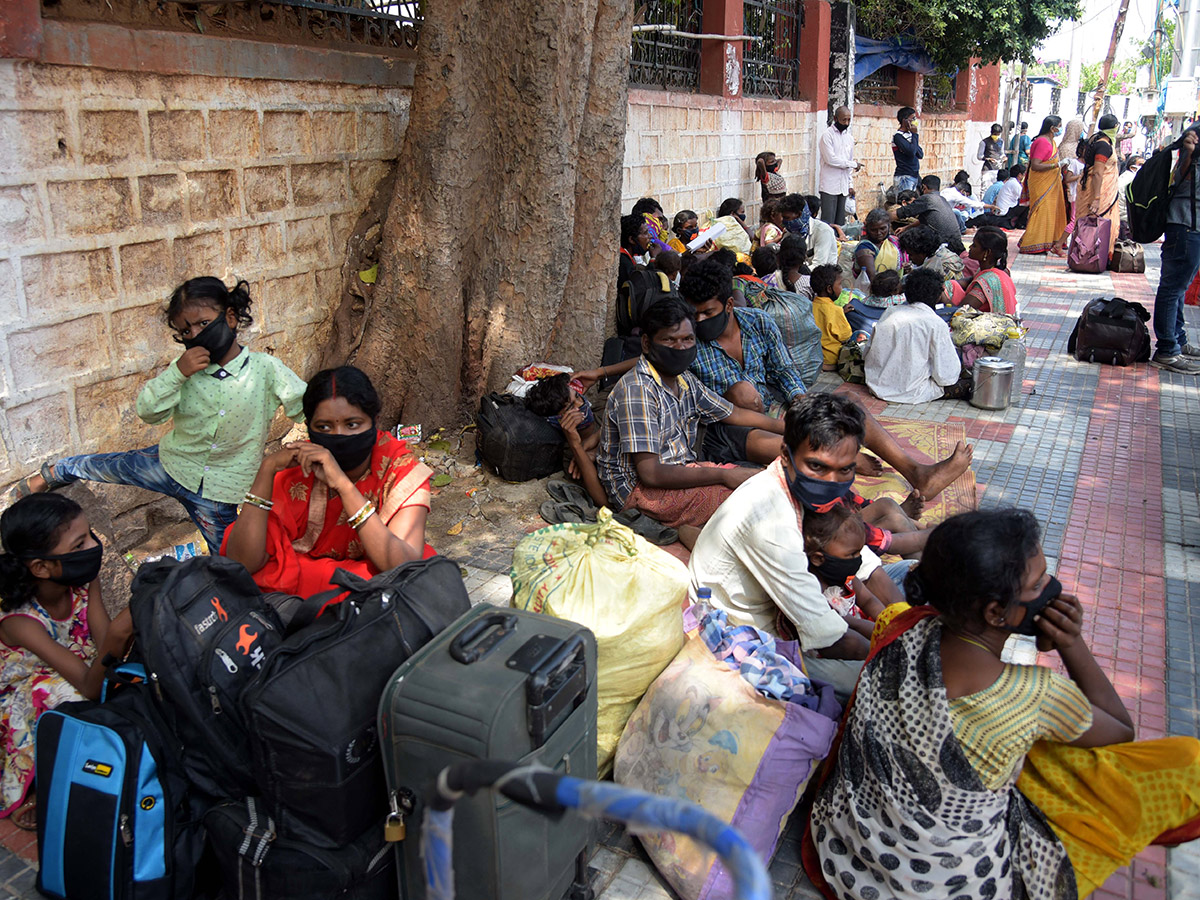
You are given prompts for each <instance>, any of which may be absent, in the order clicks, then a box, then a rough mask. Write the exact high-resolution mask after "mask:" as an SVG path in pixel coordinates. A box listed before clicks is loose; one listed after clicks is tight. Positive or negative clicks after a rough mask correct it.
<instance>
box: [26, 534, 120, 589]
mask: <svg viewBox="0 0 1200 900" xmlns="http://www.w3.org/2000/svg"><path fill="white" fill-rule="evenodd" d="M89 533H90V534H91V536H92V540H93V541H95V542H96V546H95V547H89V548H88V549H86V550H75V551H73V552H71V553H59V554H57V555H56V556H46V555H44V554H43V555H41V556H34V557H29V558H30V559H46V560H57V561H58V563H59V565H61V566H62V574H60V575H58V576H57V577H55V576H53V575H52V576H51V577H50V580H51V581H53V582H54V583H55V584H61V585H65V586H66V587H73V588H81V587H87V586H88V585H89V584H91V583H92V582H93V581H95V580H96V576H97V575H99V574H100V563H101V562H102V561H103V560H104V546H103V545H102V544H101V543H100V539H99V538H97V537H96V532H94V531H92V532H89Z"/></svg>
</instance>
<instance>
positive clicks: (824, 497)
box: [783, 447, 858, 572]
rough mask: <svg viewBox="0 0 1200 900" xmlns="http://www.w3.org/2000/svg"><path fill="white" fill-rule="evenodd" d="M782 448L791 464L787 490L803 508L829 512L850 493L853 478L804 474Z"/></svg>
mask: <svg viewBox="0 0 1200 900" xmlns="http://www.w3.org/2000/svg"><path fill="white" fill-rule="evenodd" d="M783 449H784V452H785V453H787V458H788V462H790V463H791V464H792V477H791V479H790V480H789V481H788V490H789V491H791V493H792V496H793V497H795V498H796V502H797V503H799V504H800V505H801V506H803V507H804V508H805V509H810V510H812V511H813V512H815V513H826V512H829V510H831V509H833V507H834V505H835V504H837V503H840V502H842V499H843V498H844V497H845V496H846V495H847V494H849V493H850V488H851V487H853V486H854V479H853V478H851V479H850V480H849V481H825V480H824V479H821V478H813V477H812V476H810V475H805V474H804V473H803V472H801V471H800V469H799V467H798V466H797V465H796V458H795V457H794V456H793V455H792V451H791V450H790V449H789V448H787V447H784V448H783ZM854 571H856V572H857V571H858V570H857V569H855V570H854Z"/></svg>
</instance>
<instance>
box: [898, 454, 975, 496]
mask: <svg viewBox="0 0 1200 900" xmlns="http://www.w3.org/2000/svg"><path fill="white" fill-rule="evenodd" d="M974 453H975V448H974V447H973V446H971V445H970V444H967V443H964V442H963V441H959V442H958V444H956V445H955V447H954V452H953V453H951V454H950V455H949V456H947V457H946V458H945V459H943V460H942V461H941V462H936V463H934V464H933V465H918V466H917V471H916V473H915V475H914V477H913V479H912V486H913V487H914V488H916V489H917V490H918V491H920V492H921V496H922V498H924V500H926V501H929V500H933V499H935V498H936V497H937V495H938V494H940V493H941V492H942V491H944V490H945V489H946V488H947V487H949V486H950V484H951V483H952V482H953V481H954V480H955V479H956V478H958V476H959V475H961V474H962V473H963V472H965V471H967V469H968V468H970V466H971V458H972V456H973V455H974Z"/></svg>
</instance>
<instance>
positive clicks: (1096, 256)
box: [1067, 197, 1117, 275]
mask: <svg viewBox="0 0 1200 900" xmlns="http://www.w3.org/2000/svg"><path fill="white" fill-rule="evenodd" d="M1116 202H1117V201H1116V198H1115V197H1114V198H1113V202H1112V203H1110V204H1109V205H1108V209H1112V205H1113V203H1116ZM1108 209H1106V210H1105V211H1104V212H1102V213H1100V215H1099V216H1083V217H1082V218H1080V219H1077V220H1076V221H1075V231H1074V232H1073V233H1072V234H1071V243H1070V245H1069V246H1068V247H1067V268H1068V269H1070V270H1071V271H1072V272H1084V273H1089V274H1092V275H1098V274H1100V273H1101V272H1103V271H1104V270H1105V269H1107V268H1108V242H1109V238H1110V236H1111V235H1112V227H1113V224H1112V220H1111V219H1109V218H1108Z"/></svg>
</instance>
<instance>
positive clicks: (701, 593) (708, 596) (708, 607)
mask: <svg viewBox="0 0 1200 900" xmlns="http://www.w3.org/2000/svg"><path fill="white" fill-rule="evenodd" d="M710 612H712V588H707V587H701V588H696V609H695V613H696V621H697V622H699V621H700V620H701V619H703V618H704V617H705V616H707V615H708V614H709V613H710Z"/></svg>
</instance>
